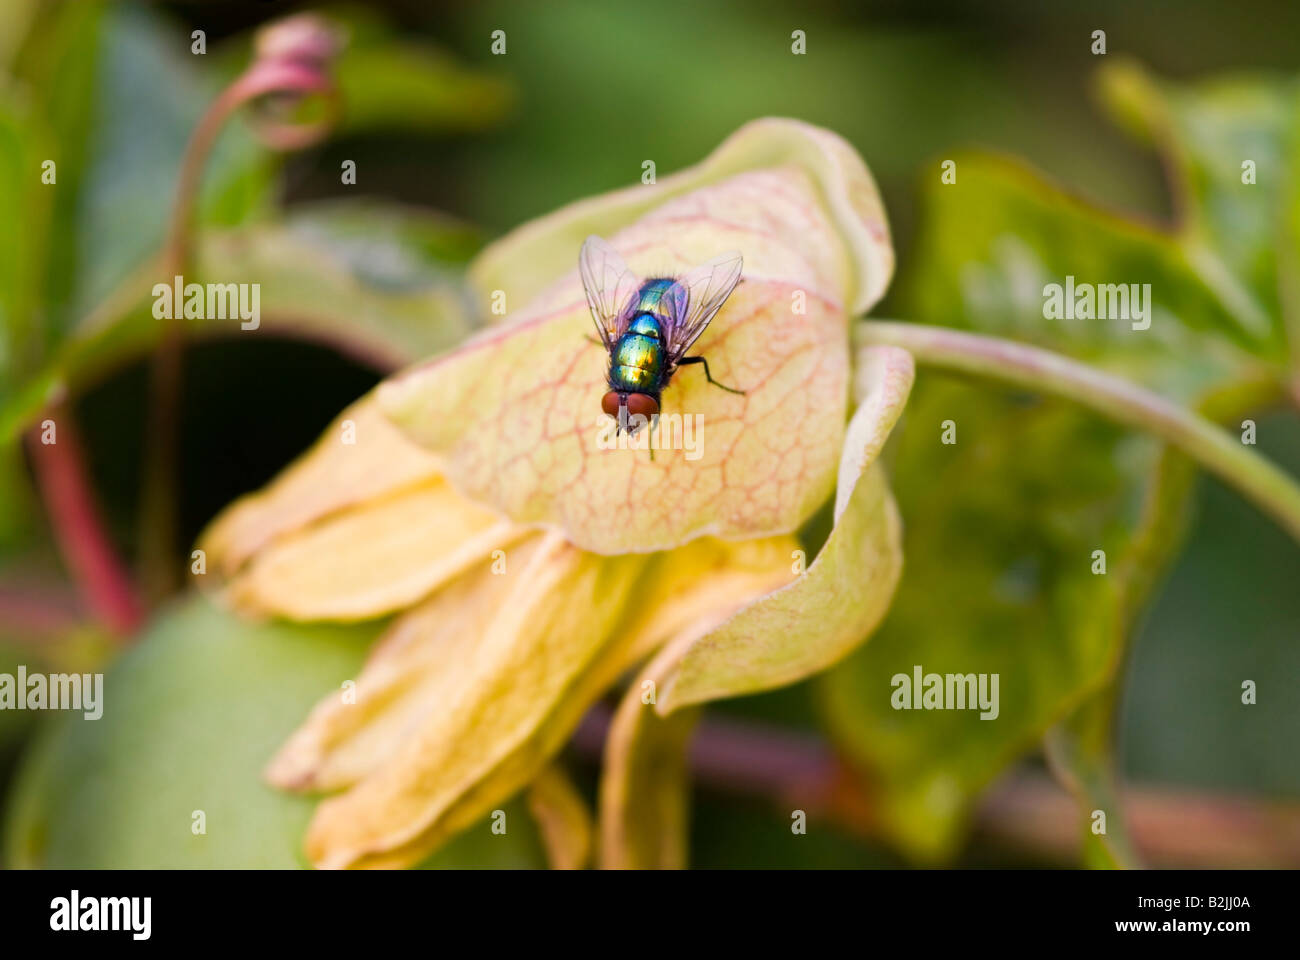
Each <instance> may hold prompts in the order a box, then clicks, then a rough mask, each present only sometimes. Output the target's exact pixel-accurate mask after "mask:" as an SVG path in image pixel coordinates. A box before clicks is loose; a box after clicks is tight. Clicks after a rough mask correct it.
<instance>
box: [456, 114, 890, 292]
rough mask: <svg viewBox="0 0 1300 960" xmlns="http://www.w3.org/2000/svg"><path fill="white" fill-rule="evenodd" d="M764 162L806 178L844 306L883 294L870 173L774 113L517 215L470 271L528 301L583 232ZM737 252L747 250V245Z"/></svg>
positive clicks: (616, 223) (881, 227) (847, 151)
mask: <svg viewBox="0 0 1300 960" xmlns="http://www.w3.org/2000/svg"><path fill="white" fill-rule="evenodd" d="M771 167H798V168H800V169H802V170H805V171H807V172H808V174H809V175H810V176H811V177H812V178H813V180H814V181H815V182H816V184H817V188H818V190H819V192H820V193H821V195H822V203H823V204H824V205H825V208H826V210H827V212H828V213H829V215H830V217H831V219H832V220H833V222H834V224H835V228H836V230H837V231H838V232H839V234H840V235H841V237H842V238H843V241H844V245H845V247H846V248H847V251H848V260H849V264H850V268H851V269H852V270H853V276H852V278H851V279H850V281H849V284H848V292H847V294H846V296H845V298H844V299H845V302H846V304H847V306H848V309H849V312H850V313H853V314H861V313H866V312H867V311H868V310H870V309H871V307H872V306H874V305H875V304H876V302H877V301H878V300H879V299H880V298H881V296H882V295H883V294H884V292H885V288H886V287H887V286H888V285H889V279H890V277H891V276H892V274H893V271H894V248H893V246H892V245H891V243H890V240H889V225H888V222H887V219H886V217H885V208H884V204H883V203H882V202H881V199H880V193H879V192H878V191H877V189H876V184H875V181H874V180H873V179H872V177H871V172H870V171H869V170H867V167H866V165H865V164H864V163H863V162H862V158H861V157H860V156H858V153H857V151H855V150H854V149H853V147H852V146H850V145H849V144H848V143H847V142H846V141H845V140H844V139H843V138H841V137H840V136H839V135H837V134H835V133H832V132H831V131H829V130H826V129H823V128H821V127H815V126H812V125H811V124H807V123H802V122H800V121H798V120H789V119H785V118H783V117H767V118H764V119H762V120H755V121H753V122H751V123H747V124H745V125H744V126H743V127H741V128H740V129H739V130H737V131H736V132H735V133H733V134H732V135H731V136H730V137H728V138H727V139H726V140H725V141H723V142H722V144H720V145H719V146H718V148H717V149H716V150H714V151H713V153H711V154H710V155H709V156H708V157H707V158H705V160H704V161H703V162H702V163H699V164H697V165H696V166H694V167H691V168H690V169H688V170H683V171H681V172H680V173H676V174H673V175H672V176H669V177H664V178H663V179H662V180H660V181H659V182H658V183H657V184H654V185H653V186H650V187H649V188H647V186H646V185H639V186H633V187H628V188H626V189H624V190H617V191H614V192H613V193H607V194H604V195H602V196H599V197H592V198H590V199H587V200H581V201H579V202H577V203H572V204H570V205H569V206H567V207H564V208H562V209H560V210H557V211H556V212H555V213H552V214H550V215H548V216H545V217H541V218H540V219H537V220H534V221H532V222H531V223H527V224H525V225H524V226H522V227H520V228H519V229H517V230H514V231H512V232H511V233H510V234H509V235H507V236H505V237H503V238H502V239H500V240H498V241H497V242H496V243H493V244H491V245H490V246H489V247H488V248H487V249H486V250H484V251H483V252H482V253H480V254H479V255H478V257H477V258H475V260H474V262H473V264H471V266H470V281H471V282H472V283H473V284H474V286H475V288H476V289H477V290H478V291H479V294H480V296H481V297H482V298H483V300H484V303H485V305H486V304H487V303H488V302H489V301H490V299H491V296H492V294H493V292H494V291H497V290H501V291H503V292H504V293H505V294H506V297H507V302H508V303H529V302H530V301H532V300H533V299H534V298H535V297H537V296H538V295H540V294H541V293H542V292H543V291H544V290H545V289H546V288H547V287H549V286H550V285H551V284H552V283H553V282H554V280H555V278H556V277H559V276H563V275H564V274H566V273H569V272H570V271H571V270H572V269H573V268H574V265H575V261H576V258H577V250H578V247H579V246H581V244H582V241H583V240H585V239H586V238H587V237H588V236H589V235H590V234H593V233H595V234H599V235H600V236H603V237H608V236H610V235H611V234H614V233H616V232H618V231H619V230H621V229H623V228H624V227H626V226H627V225H628V224H630V223H633V222H634V221H636V220H638V219H639V218H641V217H643V216H645V215H646V214H648V213H650V212H651V211H653V210H654V209H655V208H656V207H658V206H660V205H661V204H663V203H664V202H665V201H667V200H669V199H672V198H675V197H681V196H684V195H685V194H688V193H690V192H692V191H694V190H698V189H700V188H701V187H706V186H709V185H711V184H715V183H718V182H720V181H722V180H725V179H726V178H728V177H732V176H735V175H736V174H738V173H743V172H745V171H747V170H756V169H762V168H771ZM719 252H721V251H720V250H715V251H714V253H719ZM743 252H744V253H745V256H746V258H747V259H748V256H749V252H748V251H743ZM487 312H488V311H487V309H486V308H485V310H484V313H487Z"/></svg>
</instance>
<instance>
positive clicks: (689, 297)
mask: <svg viewBox="0 0 1300 960" xmlns="http://www.w3.org/2000/svg"><path fill="white" fill-rule="evenodd" d="M743 267H744V261H743V260H742V259H741V256H740V254H739V253H736V252H735V251H732V252H731V253H724V254H722V255H721V256H719V257H714V258H713V259H712V260H710V261H709V262H708V263H706V264H703V265H701V266H698V267H696V268H695V269H694V270H692V271H691V272H690V273H688V274H686V275H685V276H684V277H681V278H680V279H679V280H678V281H677V283H676V284H674V285H673V287H672V289H671V291H670V292H669V294H668V298H667V299H668V324H667V327H668V329H667V330H666V331H665V334H666V337H667V342H668V359H669V361H670V362H671V363H673V364H676V363H677V361H678V360H680V359H681V358H682V357H684V356H685V355H686V351H687V350H689V349H690V347H691V344H693V343H694V342H695V341H696V340H698V339H699V337H700V334H702V333H703V332H704V328H705V327H707V326H708V325H709V321H710V320H712V319H713V316H714V314H716V313H717V312H718V311H719V310H721V309H722V305H723V304H724V303H726V301H727V297H729V296H731V291H732V290H735V289H736V284H738V283H739V282H740V272H741V269H742V268H743Z"/></svg>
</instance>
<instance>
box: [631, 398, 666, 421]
mask: <svg viewBox="0 0 1300 960" xmlns="http://www.w3.org/2000/svg"><path fill="white" fill-rule="evenodd" d="M658 413H659V401H658V400H656V399H655V398H654V397H651V396H649V395H647V394H644V393H629V394H628V395H627V414H628V416H629V417H635V416H642V417H645V418H646V419H647V420H649V419H650V418H651V417H653V416H655V415H656V414H658Z"/></svg>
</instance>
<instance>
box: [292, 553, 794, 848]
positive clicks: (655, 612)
mask: <svg viewBox="0 0 1300 960" xmlns="http://www.w3.org/2000/svg"><path fill="white" fill-rule="evenodd" d="M794 546H796V544H795V542H794V541H793V540H792V539H789V538H778V539H774V540H766V541H753V542H747V543H736V544H728V543H722V542H719V541H714V540H702V541H698V542H697V543H693V544H691V545H689V546H687V547H684V548H682V549H681V550H677V551H674V552H672V553H668V554H660V555H656V556H653V557H644V556H629V557H622V558H606V557H600V556H596V555H593V554H588V553H584V552H582V551H579V550H576V549H574V548H573V547H571V546H569V545H567V544H564V543H563V540H562V538H560V537H558V536H557V535H555V534H549V535H540V536H536V537H534V538H532V539H530V540H527V541H525V542H523V543H521V544H519V545H518V546H516V547H515V548H513V549H511V550H508V551H507V552H506V553H507V558H506V559H507V565H506V569H505V573H503V574H500V575H498V574H493V573H490V572H489V568H488V567H484V568H483V569H481V570H475V571H470V572H469V573H467V574H466V575H464V576H463V577H461V578H460V579H458V580H456V581H455V582H453V583H451V584H449V585H447V586H446V587H443V588H442V589H441V590H439V591H438V592H437V593H436V594H434V595H433V596H432V597H431V598H430V599H429V600H428V601H426V603H424V604H423V605H422V606H420V607H419V608H417V609H416V610H414V611H412V612H411V613H409V614H407V615H406V616H404V617H402V618H401V619H399V620H398V621H396V622H395V623H394V624H393V626H392V627H391V628H390V630H389V631H388V633H387V634H386V635H385V637H384V638H383V639H381V641H380V643H379V644H378V645H377V646H376V648H375V651H374V653H373V654H372V656H371V658H370V661H369V662H368V663H367V664H366V668H365V670H363V671H362V674H361V676H360V677H358V678H357V684H356V690H355V694H356V696H355V703H345V702H344V701H343V699H342V698H341V697H340V696H339V694H337V693H334V694H331V695H330V696H329V697H327V698H326V699H325V700H323V701H322V702H321V704H320V705H319V706H318V707H317V708H316V710H315V711H314V712H313V714H312V716H311V717H310V718H309V719H308V720H307V722H306V723H305V724H304V725H303V727H302V728H300V729H299V731H298V732H297V733H295V734H294V736H293V737H292V738H291V739H290V740H289V742H288V743H287V744H286V745H285V747H284V748H283V749H282V750H281V752H280V754H279V755H278V756H277V758H276V761H275V762H274V763H273V764H272V767H271V768H270V770H269V771H268V775H269V776H270V778H271V779H272V782H274V783H276V784H277V785H281V786H287V787H297V788H309V789H317V788H324V789H331V788H335V787H340V786H348V785H353V784H356V786H355V787H354V788H353V789H352V790H351V791H350V792H349V793H346V794H344V795H342V796H341V797H339V798H337V799H334V800H328V801H326V802H325V803H324V804H322V806H321V808H320V810H319V812H318V815H317V820H316V821H315V822H314V825H313V828H312V832H311V839H309V854H310V856H312V858H313V860H315V861H317V862H319V863H320V864H322V865H329V866H350V865H365V866H381V865H396V864H405V863H411V862H414V861H416V860H418V859H420V858H421V857H422V856H423V855H424V854H426V853H428V852H429V851H430V850H432V849H433V848H435V847H436V846H438V845H439V844H440V843H441V842H442V841H443V840H445V839H446V838H447V837H449V836H451V835H452V834H454V833H455V832H457V831H458V830H461V829H464V828H465V827H467V826H469V825H470V824H472V823H474V822H476V821H477V820H479V819H480V818H481V817H482V816H483V815H484V814H486V813H487V812H489V811H491V810H492V809H493V807H494V805H496V804H499V803H501V802H503V801H504V800H506V799H507V798H508V797H510V796H511V795H512V794H513V793H515V792H516V791H517V790H519V789H520V787H522V786H523V785H525V784H527V783H529V782H530V781H531V780H532V779H533V778H534V777H535V776H536V775H537V773H538V771H539V770H541V769H542V767H543V766H544V765H545V764H546V762H547V761H548V760H549V759H550V758H551V757H552V756H553V755H554V753H555V752H556V751H557V750H559V749H560V747H561V746H562V745H563V744H564V742H565V741H566V740H567V739H568V737H569V735H570V734H571V733H572V731H573V729H574V727H575V726H576V725H577V723H578V721H579V719H581V717H582V715H583V713H585V712H586V710H587V708H588V707H589V706H590V705H591V703H593V702H594V701H595V699H596V698H597V697H599V696H600V694H601V693H602V692H604V690H605V689H607V688H608V687H609V686H610V685H611V684H613V683H614V682H615V681H616V680H617V678H618V677H619V676H620V675H621V674H623V673H624V672H625V671H626V670H627V669H628V668H629V667H631V666H632V665H634V664H635V663H636V662H637V661H638V660H640V659H642V658H643V657H645V656H646V654H647V653H648V652H649V651H651V650H652V649H655V648H656V647H658V646H659V645H661V644H662V643H663V642H664V641H665V640H666V639H667V638H668V637H669V636H671V635H673V634H675V633H678V632H680V631H681V630H682V629H684V627H685V626H686V625H688V624H689V623H690V622H692V620H694V619H698V618H699V617H702V616H707V614H708V611H709V610H711V609H717V608H719V607H720V606H723V605H725V604H733V605H735V604H740V603H743V602H745V600H747V599H749V598H752V597H754V596H757V595H760V594H761V593H764V592H767V591H768V590H771V589H775V587H776V586H778V585H779V584H780V583H782V582H785V581H786V580H788V578H789V577H790V575H791V574H790V559H789V558H790V555H791V550H792V548H793V547H794ZM633 600H635V602H632V601H633Z"/></svg>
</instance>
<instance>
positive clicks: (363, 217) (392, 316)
mask: <svg viewBox="0 0 1300 960" xmlns="http://www.w3.org/2000/svg"><path fill="white" fill-rule="evenodd" d="M480 243H481V240H480V236H479V234H478V232H477V231H475V230H474V229H472V228H470V227H467V226H465V225H464V224H461V223H459V222H457V221H453V220H450V219H448V218H446V217H443V216H440V215H438V214H434V213H429V212H427V211H423V210H419V209H417V208H407V207H401V206H397V205H384V204H378V203H369V202H366V201H360V202H352V201H347V202H343V201H332V202H324V203H320V204H314V205H308V206H303V207H299V208H295V210H294V211H293V212H292V213H291V214H290V215H289V216H288V217H287V218H286V219H285V220H284V221H283V222H275V223H258V224H250V225H248V226H244V227H237V228H232V229H229V230H209V231H206V232H204V233H203V234H202V235H201V236H200V238H199V242H198V244H197V250H196V263H195V265H194V267H193V268H192V269H191V270H190V272H189V274H188V275H187V276H186V277H185V280H186V282H187V283H191V282H194V283H209V282H210V283H236V282H237V283H256V284H260V289H259V304H260V313H261V324H260V326H259V327H258V329H257V330H247V331H245V330H241V329H240V320H239V319H238V317H235V318H232V319H227V320H219V319H212V318H208V319H203V320H190V321H187V323H188V332H189V334H190V335H191V336H223V335H224V336H241V337H259V336H286V337H294V338H302V339H309V340H323V341H325V342H327V343H329V344H331V345H333V346H335V347H337V348H338V349H340V350H341V351H343V352H345V353H352V354H354V355H356V356H358V357H359V358H360V359H362V360H363V361H365V362H367V363H370V364H372V365H374V366H376V367H379V368H381V369H389V368H392V367H396V366H400V365H402V364H405V363H410V362H412V361H414V360H418V359H420V358H422V357H426V356H428V355H430V354H433V353H437V352H438V351H440V350H444V349H446V348H447V347H449V346H451V345H453V344H455V343H456V342H458V341H459V340H461V339H462V338H463V337H464V336H466V335H467V334H468V333H469V332H470V331H471V330H473V329H474V327H475V325H476V322H477V321H476V317H475V313H474V309H473V304H472V302H471V300H470V298H469V296H468V295H467V294H466V292H465V291H464V289H463V287H462V284H461V279H460V276H461V265H462V264H463V263H464V261H466V260H467V259H469V257H470V255H471V254H472V253H473V252H474V251H475V250H476V249H477V248H478V246H479V245H480ZM166 281H167V278H164V277H162V276H160V275H159V274H158V273H157V271H156V270H155V269H153V266H152V265H151V264H147V265H146V266H145V268H144V269H143V270H140V271H137V272H136V273H135V274H134V275H133V276H132V277H131V278H129V279H128V281H127V282H126V283H125V284H123V286H122V287H121V288H120V289H119V290H118V291H117V292H116V293H115V294H114V295H113V296H112V297H110V298H108V299H107V300H105V302H104V304H103V306H102V307H101V309H100V310H99V311H98V312H97V313H95V314H93V315H92V316H90V317H89V318H88V320H87V322H85V323H83V324H82V325H81V326H80V327H78V329H77V330H76V331H75V332H74V334H73V335H72V336H71V337H70V338H69V339H68V340H67V342H66V343H65V344H64V346H63V349H62V350H61V351H60V355H59V357H58V360H57V361H56V362H55V363H54V364H52V365H50V366H49V367H47V368H46V370H45V371H44V372H43V374H42V376H41V377H40V378H37V379H36V380H34V381H32V383H31V384H29V386H28V389H27V390H26V391H25V392H24V393H22V394H21V395H19V396H17V397H16V398H14V400H13V401H12V402H11V404H10V406H9V407H8V408H7V409H6V408H4V407H0V438H4V437H6V436H8V437H12V436H13V435H14V434H15V432H16V431H17V430H19V429H21V428H22V426H23V425H24V424H25V423H27V422H30V420H31V419H32V418H33V417H34V416H36V415H37V413H38V412H39V410H40V408H41V406H42V405H43V404H44V402H45V397H47V396H48V395H49V394H50V393H51V392H52V391H54V390H55V389H57V388H58V387H60V386H62V387H68V388H71V389H73V390H76V389H79V388H81V387H83V386H85V385H87V384H88V383H90V382H93V381H94V380H95V379H97V378H99V377H100V376H102V375H103V374H104V373H105V372H106V371H108V370H109V369H112V368H113V367H115V366H118V365H120V364H122V363H123V362H126V361H129V360H131V359H135V358H137V357H139V356H142V355H144V354H145V353H147V352H148V350H149V349H150V348H151V347H152V345H153V344H154V343H155V342H156V341H157V339H158V336H159V335H160V332H161V327H162V321H161V320H159V319H158V318H156V317H155V316H154V315H153V309H152V307H153V303H152V293H151V291H152V289H153V285H154V284H155V283H159V282H166Z"/></svg>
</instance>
